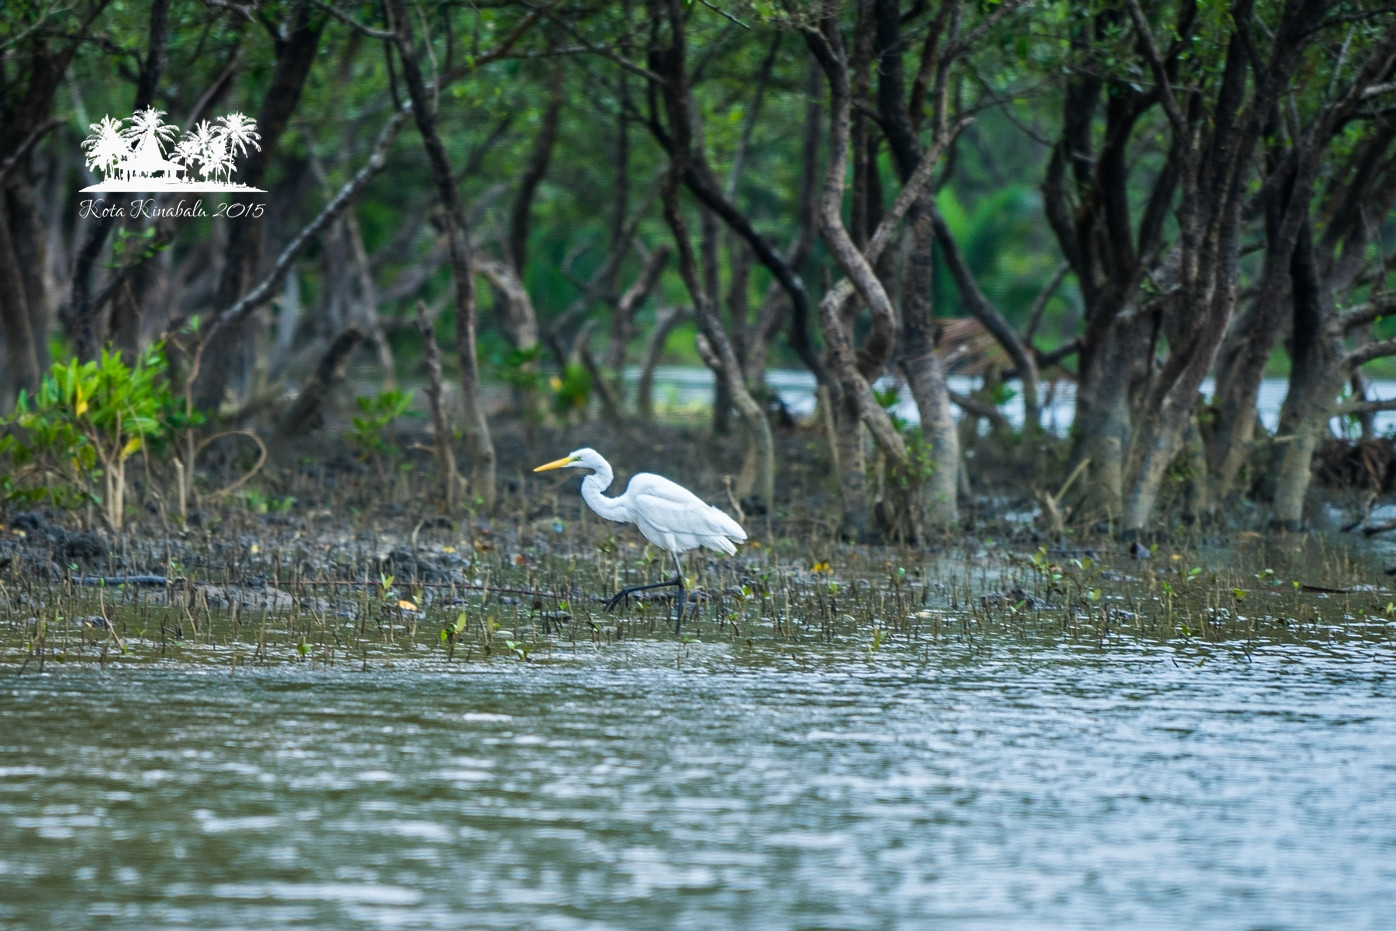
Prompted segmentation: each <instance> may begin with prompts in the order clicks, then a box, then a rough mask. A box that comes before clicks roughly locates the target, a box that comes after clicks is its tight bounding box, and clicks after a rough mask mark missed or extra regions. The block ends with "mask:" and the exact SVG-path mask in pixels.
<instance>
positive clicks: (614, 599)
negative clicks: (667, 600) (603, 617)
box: [606, 579, 683, 611]
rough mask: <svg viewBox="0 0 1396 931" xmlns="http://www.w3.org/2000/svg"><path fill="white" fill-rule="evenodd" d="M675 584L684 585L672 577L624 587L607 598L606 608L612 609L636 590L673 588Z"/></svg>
mask: <svg viewBox="0 0 1396 931" xmlns="http://www.w3.org/2000/svg"><path fill="white" fill-rule="evenodd" d="M675 585H677V586H679V587H680V588H682V587H683V584H682V582H681V581H680V580H679V579H670V580H668V581H667V582H651V583H649V584H648V585H631V586H629V587H627V588H622V589H621V590H620V591H618V592H616V593H615V594H614V595H612V596H611V597H610V598H607V599H606V610H608V611H609V610H611V609H612V608H614V607H615V606H616V605H618V604H620V603H621V601H622V600H624V599H626V598H629V597H630V596H631V595H632V594H634V593H635V592H647V591H649V590H650V589H652V588H671V587H673V586H675Z"/></svg>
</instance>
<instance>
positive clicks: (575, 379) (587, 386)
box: [549, 362, 592, 418]
mask: <svg viewBox="0 0 1396 931" xmlns="http://www.w3.org/2000/svg"><path fill="white" fill-rule="evenodd" d="M549 386H550V387H551V388H552V389H553V413H555V414H556V415H557V416H558V417H561V418H566V417H567V415H568V414H571V413H573V412H576V411H584V410H586V409H587V405H588V404H590V403H591V388H592V384H591V373H590V372H588V371H587V370H586V367H585V366H583V365H581V364H579V363H576V362H571V363H568V365H567V367H566V368H565V369H563V370H562V374H561V375H554V376H553V377H552V380H551V381H550V382H549Z"/></svg>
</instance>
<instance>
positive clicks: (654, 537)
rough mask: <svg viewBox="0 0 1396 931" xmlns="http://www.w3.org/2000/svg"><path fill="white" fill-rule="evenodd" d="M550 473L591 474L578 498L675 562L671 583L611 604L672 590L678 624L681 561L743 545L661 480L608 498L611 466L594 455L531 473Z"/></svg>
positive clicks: (729, 522)
mask: <svg viewBox="0 0 1396 931" xmlns="http://www.w3.org/2000/svg"><path fill="white" fill-rule="evenodd" d="M549 469H591V470H592V472H591V474H590V475H588V476H587V477H586V478H584V479H582V498H583V499H585V501H586V503H587V504H588V505H590V506H591V509H592V510H593V511H595V512H596V513H597V514H599V515H601V516H602V517H604V518H606V519H607V520H613V521H618V522H620V523H627V524H634V525H635V526H636V527H638V528H640V532H641V533H643V534H644V535H645V539H647V540H649V541H650V542H651V543H653V544H654V545H655V546H658V547H661V548H663V549H664V550H665V551H667V552H668V553H669V555H671V556H673V557H674V568H675V569H676V570H677V571H678V576H677V577H676V578H675V579H674V581H672V582H662V583H659V584H658V585H636V586H633V587H631V588H627V589H624V590H622V591H621V592H619V593H617V594H616V596H615V597H614V598H612V599H611V603H612V604H614V603H615V602H617V601H619V599H621V598H622V597H624V596H626V595H628V594H630V593H631V592H634V591H639V590H641V589H645V588H657V587H660V586H663V585H676V586H678V589H679V595H678V599H677V601H678V605H679V621H680V622H682V620H683V607H684V602H685V600H686V593H685V591H684V586H683V568H682V567H681V566H680V565H679V555H680V554H681V553H686V552H688V551H689V550H692V549H697V548H698V547H700V546H706V547H707V548H708V549H711V550H717V551H719V552H722V553H727V554H728V555H731V554H733V553H735V552H737V544H738V543H741V542H743V541H745V540H746V531H745V530H743V529H742V527H741V524H738V523H737V522H736V521H735V520H733V519H732V518H730V517H728V516H727V515H726V514H725V513H723V512H722V511H721V510H719V509H717V508H715V507H713V506H712V505H710V504H708V503H707V502H705V501H703V499H702V498H699V497H698V496H697V495H695V494H694V493H693V492H691V491H689V490H688V489H687V488H685V487H683V486H682V485H680V484H678V483H677V482H671V481H669V479H667V478H665V477H664V476H662V475H655V474H654V473H652V472H640V473H638V474H636V475H634V476H632V477H631V479H630V482H629V484H627V485H626V487H625V492H624V493H623V494H619V495H616V496H615V497H608V496H607V495H605V494H603V492H604V491H605V490H606V489H607V488H610V487H611V482H612V480H613V479H614V478H615V473H614V472H612V471H611V464H610V463H609V462H607V461H606V460H605V458H603V457H602V455H601V454H600V453H598V452H597V451H596V450H594V449H590V448H587V449H578V450H575V451H573V452H571V453H568V454H567V455H566V456H564V457H563V458H561V459H558V460H557V461H555V462H549V463H547V464H546V465H540V466H539V467H538V468H536V469H534V470H533V471H535V472H544V471H547V470H549ZM676 629H677V625H676Z"/></svg>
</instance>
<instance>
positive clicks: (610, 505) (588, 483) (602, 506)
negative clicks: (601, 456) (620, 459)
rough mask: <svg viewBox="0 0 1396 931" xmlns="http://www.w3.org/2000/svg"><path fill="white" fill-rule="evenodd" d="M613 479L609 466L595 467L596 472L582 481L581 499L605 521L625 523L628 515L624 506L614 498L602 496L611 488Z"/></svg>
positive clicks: (604, 464)
mask: <svg viewBox="0 0 1396 931" xmlns="http://www.w3.org/2000/svg"><path fill="white" fill-rule="evenodd" d="M613 478H615V475H614V473H612V472H611V467H610V465H609V464H607V463H605V462H603V463H601V464H600V465H598V466H596V471H595V472H593V473H592V474H590V475H588V476H587V477H586V478H584V479H582V498H583V499H584V500H585V501H586V503H587V504H589V505H591V509H592V510H593V511H595V512H596V513H597V514H600V515H601V516H602V517H604V518H606V519H607V520H618V521H627V520H629V519H630V513H629V512H628V511H627V510H626V509H625V505H624V504H622V503H621V502H620V501H617V500H616V499H615V498H608V497H606V496H605V495H603V494H602V492H603V491H605V490H606V489H607V488H610V487H611V480H612V479H613Z"/></svg>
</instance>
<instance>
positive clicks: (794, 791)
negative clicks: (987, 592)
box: [0, 638, 1396, 929]
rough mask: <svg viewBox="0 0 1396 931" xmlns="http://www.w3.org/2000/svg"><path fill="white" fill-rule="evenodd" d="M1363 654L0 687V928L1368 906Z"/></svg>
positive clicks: (1375, 724)
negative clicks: (0, 723)
mask: <svg viewBox="0 0 1396 931" xmlns="http://www.w3.org/2000/svg"><path fill="white" fill-rule="evenodd" d="M1392 661H1393V653H1392V650H1391V648H1390V645H1389V643H1388V644H1385V645H1382V644H1378V645H1370V644H1367V645H1363V644H1351V645H1342V644H1339V645H1336V646H1331V647H1328V648H1318V647H1309V646H1305V645H1302V644H1280V643H1273V644H1268V645H1267V644H1264V643H1259V644H1255V645H1253V648H1252V649H1251V651H1250V654H1249V658H1247V657H1246V655H1245V654H1243V653H1241V652H1239V651H1237V650H1235V649H1231V648H1227V647H1225V646H1222V645H1214V646H1208V645H1205V644H1194V645H1193V646H1192V647H1190V648H1189V651H1188V652H1184V651H1182V650H1181V649H1179V648H1178V647H1176V646H1175V645H1171V644H1168V643H1152V644H1151V643H1144V642H1139V641H1123V642H1114V643H1111V642H1107V643H1106V645H1105V647H1104V649H1100V648H1098V647H1097V646H1096V645H1095V644H1094V643H1092V644H1090V645H1081V644H1077V643H1072V642H1063V641H1060V640H1057V641H1053V640H1051V639H1046V640H1036V641H1033V642H1026V641H1015V640H1012V639H1004V640H1003V642H998V643H985V642H983V641H980V642H979V643H978V644H977V645H974V644H970V643H969V642H966V641H964V640H959V639H955V638H950V639H947V640H942V641H940V642H939V643H937V644H935V645H934V646H929V645H926V644H921V645H919V646H918V645H911V644H900V643H894V644H890V645H888V646H886V647H884V649H883V650H881V651H879V652H878V653H877V654H875V655H872V656H868V655H866V654H865V653H864V652H863V651H854V650H851V649H849V648H848V647H847V646H846V645H845V646H831V647H829V648H827V649H824V650H818V649H813V648H810V647H808V646H807V645H802V646H800V647H798V648H791V647H788V646H787V647H781V646H780V645H770V644H766V645H762V644H760V643H758V644H757V645H755V646H747V645H746V644H744V643H742V642H741V641H738V642H736V643H726V644H692V645H689V646H686V647H680V645H678V644H676V643H673V642H659V641H650V642H645V641H632V642H622V643H618V644H611V645H608V646H606V647H605V648H604V649H596V648H594V647H579V648H578V649H577V650H576V652H571V651H568V650H555V651H553V652H552V653H551V654H550V655H549V657H547V658H541V659H540V661H538V662H529V663H522V662H518V661H515V660H494V661H489V662H475V663H471V664H463V663H455V664H446V663H444V662H439V661H417V662H413V661H407V662H397V663H396V664H394V665H391V666H389V665H387V664H385V663H378V664H377V665H376V666H374V665H371V667H370V668H369V669H366V670H360V669H358V668H357V667H353V666H350V665H348V664H346V665H343V666H334V667H330V668H328V669H326V668H324V667H317V666H314V665H310V664H307V665H283V666H278V667H271V668H262V669H256V668H254V669H245V668H241V667H239V668H238V669H237V671H236V673H235V674H230V673H229V671H228V670H227V669H226V668H224V669H213V668H208V669H203V670H199V669H191V668H190V667H189V666H188V665H183V666H173V665H171V666H165V665H162V664H154V665H150V664H144V665H140V666H127V667H123V668H119V669H116V670H112V671H108V672H101V671H98V669H97V668H96V667H94V666H93V665H90V664H89V665H87V666H83V667H71V666H69V667H62V666H50V667H49V670H50V671H48V672H46V673H44V674H43V675H41V676H40V675H35V674H34V673H33V671H32V669H31V671H30V672H29V673H27V674H25V675H24V676H15V675H6V676H5V677H4V678H3V680H0V711H3V720H4V727H5V730H4V732H3V733H0V926H5V927H97V926H112V927H131V928H146V927H178V926H186V925H198V926H201V927H206V928H221V927H256V926H262V927H268V928H271V927H277V928H280V927H324V928H351V927H373V928H465V927H470V928H522V927H528V928H568V929H571V928H661V927H662V928H715V927H752V928H755V927H760V928H893V927H903V928H923V927H968V928H1013V927H1101V928H1105V927H1122V926H1130V927H1159V928H1179V927H1216V928H1243V927H1255V928H1258V927H1264V928H1316V927H1344V928H1364V927H1368V928H1376V927H1384V926H1386V927H1389V921H1390V910H1391V906H1390V893H1391V890H1392V889H1393V888H1396V703H1393V698H1394V697H1396V681H1393V678H1392V675H1391V672H1392V669H1393V665H1392Z"/></svg>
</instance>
